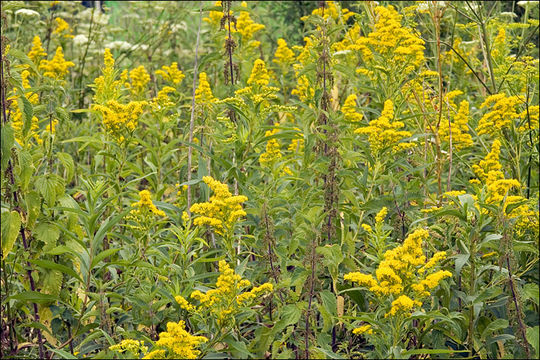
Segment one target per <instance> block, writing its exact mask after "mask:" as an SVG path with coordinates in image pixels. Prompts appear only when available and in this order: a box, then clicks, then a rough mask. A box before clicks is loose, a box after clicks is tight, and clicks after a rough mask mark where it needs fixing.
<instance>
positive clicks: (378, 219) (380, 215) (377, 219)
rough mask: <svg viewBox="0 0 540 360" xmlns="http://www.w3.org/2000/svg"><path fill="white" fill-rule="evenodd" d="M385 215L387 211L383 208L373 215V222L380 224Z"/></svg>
mask: <svg viewBox="0 0 540 360" xmlns="http://www.w3.org/2000/svg"><path fill="white" fill-rule="evenodd" d="M387 214H388V209H387V208H386V206H385V207H383V208H382V209H381V210H380V211H379V212H378V213H377V215H375V222H376V223H382V222H383V221H384V218H385V217H386V215H387Z"/></svg>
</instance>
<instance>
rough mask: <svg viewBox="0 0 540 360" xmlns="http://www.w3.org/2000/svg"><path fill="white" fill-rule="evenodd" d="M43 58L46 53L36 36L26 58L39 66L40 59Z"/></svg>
mask: <svg viewBox="0 0 540 360" xmlns="http://www.w3.org/2000/svg"><path fill="white" fill-rule="evenodd" d="M44 56H47V53H46V52H45V49H44V48H43V46H42V45H41V39H40V38H39V36H37V35H36V36H34V39H33V40H32V48H31V49H30V51H29V52H28V57H29V58H30V60H32V61H33V62H34V64H39V62H40V60H41V58H42V57H44Z"/></svg>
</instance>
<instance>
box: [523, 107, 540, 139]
mask: <svg viewBox="0 0 540 360" xmlns="http://www.w3.org/2000/svg"><path fill="white" fill-rule="evenodd" d="M519 117H520V118H521V119H523V120H522V124H523V125H521V126H520V127H519V128H518V131H520V132H525V131H530V130H538V125H539V117H540V106H538V105H534V106H529V112H528V114H527V109H525V110H523V112H522V113H521V114H519ZM529 120H530V126H529Z"/></svg>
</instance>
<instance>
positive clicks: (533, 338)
mask: <svg viewBox="0 0 540 360" xmlns="http://www.w3.org/2000/svg"><path fill="white" fill-rule="evenodd" d="M539 329H540V327H539V326H538V325H536V326H535V327H528V328H527V331H526V333H525V336H526V337H527V342H528V343H529V344H531V345H532V346H533V348H534V351H535V353H536V356H537V357H538V355H539V354H540V352H539V350H540V349H539V348H540V345H539V342H540V334H539Z"/></svg>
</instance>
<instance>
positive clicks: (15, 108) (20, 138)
mask: <svg viewBox="0 0 540 360" xmlns="http://www.w3.org/2000/svg"><path fill="white" fill-rule="evenodd" d="M29 76H30V72H29V71H28V70H26V69H25V70H23V71H22V72H21V80H22V87H23V89H29V88H30V87H31V86H30V81H29V79H28V78H29ZM19 96H21V95H20V94H18V92H17V91H16V90H15V94H14V95H13V96H11V97H9V99H8V100H11V101H12V102H11V106H10V108H11V116H10V120H11V127H12V128H13V132H14V136H15V140H16V141H17V142H18V143H19V144H20V145H24V144H25V142H26V141H27V140H28V139H29V137H31V138H33V139H34V140H35V141H36V142H37V143H38V144H42V143H43V140H42V139H41V137H40V136H39V133H38V132H39V119H38V118H37V117H36V116H32V121H31V125H30V129H29V131H28V134H26V136H25V134H23V127H24V121H23V113H22V111H21V109H20V107H19V102H18V101H17V99H18V98H19ZM23 96H25V97H26V98H27V99H28V101H29V102H30V104H32V105H37V104H38V102H39V95H38V94H36V93H34V92H32V91H26V92H25V93H24V94H23ZM55 121H56V120H55Z"/></svg>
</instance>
